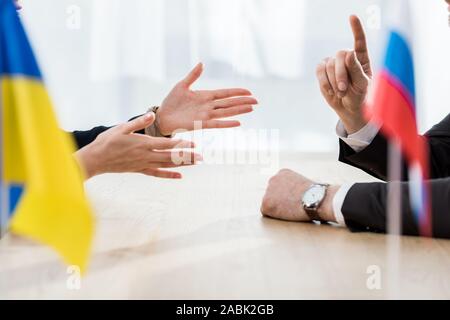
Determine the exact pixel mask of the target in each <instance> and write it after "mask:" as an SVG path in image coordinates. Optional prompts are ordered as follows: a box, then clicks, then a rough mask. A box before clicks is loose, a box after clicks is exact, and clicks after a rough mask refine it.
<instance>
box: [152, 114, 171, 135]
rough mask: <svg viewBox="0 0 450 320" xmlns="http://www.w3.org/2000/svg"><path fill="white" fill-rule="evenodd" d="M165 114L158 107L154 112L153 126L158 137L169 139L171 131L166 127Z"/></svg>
mask: <svg viewBox="0 0 450 320" xmlns="http://www.w3.org/2000/svg"><path fill="white" fill-rule="evenodd" d="M166 118H167V117H166V114H165V112H164V109H163V107H158V108H157V109H156V111H155V123H154V126H155V128H156V130H158V131H159V135H161V136H164V137H169V136H171V135H172V133H173V130H171V129H170V128H167V127H166V124H167V121H166Z"/></svg>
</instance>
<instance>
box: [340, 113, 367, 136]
mask: <svg viewBox="0 0 450 320" xmlns="http://www.w3.org/2000/svg"><path fill="white" fill-rule="evenodd" d="M338 116H339V118H340V119H341V121H342V124H343V125H344V128H345V131H346V132H347V134H348V135H351V134H354V133H356V132H358V131H360V130H361V129H362V128H364V127H365V126H366V125H367V124H368V121H367V120H366V118H365V117H364V115H363V113H362V112H356V113H341V114H338Z"/></svg>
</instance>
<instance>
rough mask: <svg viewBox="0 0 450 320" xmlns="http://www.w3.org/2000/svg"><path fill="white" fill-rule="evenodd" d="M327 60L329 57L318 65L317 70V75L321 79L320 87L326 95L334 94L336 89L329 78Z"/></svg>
mask: <svg viewBox="0 0 450 320" xmlns="http://www.w3.org/2000/svg"><path fill="white" fill-rule="evenodd" d="M327 61H328V58H327V59H325V60H324V61H322V62H321V63H320V64H319V65H318V66H317V70H316V76H317V79H318V80H319V85H320V89H321V91H322V94H323V95H324V96H330V97H331V96H333V95H334V91H333V88H332V87H331V84H330V81H329V80H328V76H327Z"/></svg>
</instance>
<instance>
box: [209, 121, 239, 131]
mask: <svg viewBox="0 0 450 320" xmlns="http://www.w3.org/2000/svg"><path fill="white" fill-rule="evenodd" d="M240 126H241V123H240V122H239V121H233V120H230V121H219V120H208V121H205V122H204V128H205V129H228V128H236V127H240Z"/></svg>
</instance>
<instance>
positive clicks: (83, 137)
mask: <svg viewBox="0 0 450 320" xmlns="http://www.w3.org/2000/svg"><path fill="white" fill-rule="evenodd" d="M139 117H140V116H137V117H134V118H131V119H130V120H129V121H132V120H134V119H136V118H139ZM111 128H113V127H103V126H102V127H95V128H93V129H91V130H88V131H74V132H72V135H73V137H74V138H75V142H76V145H77V148H78V149H82V148H84V147H85V146H87V145H88V144H91V143H92V142H94V140H95V139H97V137H98V136H99V135H100V134H102V133H103V132H105V131H106V130H109V129H111ZM136 133H140V134H145V130H141V131H138V132H136Z"/></svg>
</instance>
